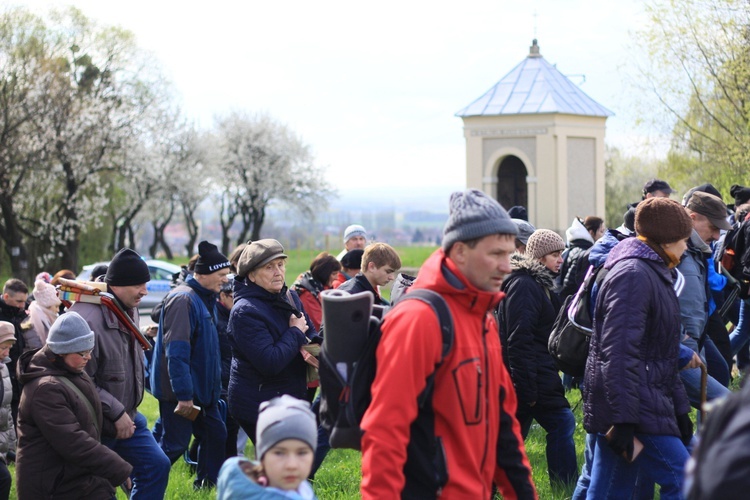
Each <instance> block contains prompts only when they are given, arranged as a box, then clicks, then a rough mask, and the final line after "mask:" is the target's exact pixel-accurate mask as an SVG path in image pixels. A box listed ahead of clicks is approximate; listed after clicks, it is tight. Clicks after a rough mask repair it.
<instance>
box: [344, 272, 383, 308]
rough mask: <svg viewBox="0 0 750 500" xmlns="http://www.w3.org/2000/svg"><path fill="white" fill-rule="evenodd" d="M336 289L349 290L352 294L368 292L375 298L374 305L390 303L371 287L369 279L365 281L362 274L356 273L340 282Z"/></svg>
mask: <svg viewBox="0 0 750 500" xmlns="http://www.w3.org/2000/svg"><path fill="white" fill-rule="evenodd" d="M338 290H343V291H345V292H349V293H351V294H352V295H353V294H355V293H361V292H370V293H371V294H372V295H373V297H374V298H375V302H373V304H375V305H376V306H388V305H390V302H388V301H387V300H385V299H384V298H383V297H381V296H380V294H379V293H378V291H377V290H376V289H375V288H373V286H372V285H371V284H370V282H369V281H367V278H366V277H365V275H364V274H362V273H361V272H360V273H357V275H356V276H354V278H352V279H350V280H347V281H345V282H344V283H342V284H341V286H340V287H338Z"/></svg>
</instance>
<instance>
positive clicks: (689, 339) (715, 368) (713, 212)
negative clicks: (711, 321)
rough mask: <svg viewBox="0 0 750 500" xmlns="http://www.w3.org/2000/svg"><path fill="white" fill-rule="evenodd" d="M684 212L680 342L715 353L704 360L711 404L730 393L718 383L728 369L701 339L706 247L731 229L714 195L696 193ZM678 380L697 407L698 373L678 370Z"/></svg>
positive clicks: (709, 261) (708, 263)
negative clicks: (688, 226) (687, 227)
mask: <svg viewBox="0 0 750 500" xmlns="http://www.w3.org/2000/svg"><path fill="white" fill-rule="evenodd" d="M685 210H686V211H687V214H688V216H689V217H690V220H691V221H692V223H693V231H692V234H691V236H690V238H689V239H688V248H687V251H686V252H685V254H684V255H683V256H682V259H681V261H680V264H679V265H678V266H677V269H678V270H679V271H680V272H681V273H682V275H683V276H684V277H685V286H684V287H683V288H682V291H681V292H680V294H679V296H678V298H679V301H680V316H681V320H682V327H683V331H684V333H685V334H686V337H684V338H683V339H682V343H683V344H684V345H686V346H687V347H689V348H691V349H692V350H693V351H695V352H697V353H699V354H704V353H706V352H710V353H711V354H715V355H713V356H710V357H707V358H706V360H707V362H708V363H707V367H708V370H709V379H708V385H707V389H706V399H707V400H709V401H711V400H713V399H716V398H720V397H723V396H726V395H727V394H729V389H727V388H726V387H724V384H722V383H720V381H726V382H728V379H729V373H728V371H729V369H728V367H727V366H726V363H725V362H724V359H723V358H722V357H721V355H719V353H718V351H717V350H716V346H714V344H713V342H712V341H711V339H710V338H708V337H706V336H704V331H705V329H706V324H707V322H708V317H709V298H710V292H711V291H710V288H709V281H708V277H709V273H711V272H712V271H714V269H713V266H714V261H713V258H712V252H711V248H710V247H709V246H708V245H709V244H710V243H712V242H713V241H716V240H718V238H719V231H720V229H725V230H726V229H731V226H730V225H729V223H728V222H727V221H726V219H725V216H726V212H727V207H726V205H725V204H724V202H723V201H722V200H721V199H720V198H718V197H717V196H715V195H713V194H710V193H706V192H703V191H695V192H694V193H693V194H692V196H691V197H690V199H689V200H688V202H687V205H686V206H685ZM722 278H723V277H722ZM722 288H723V287H722ZM704 355H705V354H704ZM712 374H716V378H718V379H719V381H717V380H716V378H714V377H713V376H711V375H712ZM680 377H681V378H682V382H683V383H684V384H685V389H686V390H687V394H688V397H689V398H690V402H691V403H692V405H693V406H694V407H698V406H699V405H700V401H701V390H700V370H699V369H697V368H693V369H691V370H684V371H681V372H680Z"/></svg>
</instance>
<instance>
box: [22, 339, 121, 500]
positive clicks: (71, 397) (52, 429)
mask: <svg viewBox="0 0 750 500" xmlns="http://www.w3.org/2000/svg"><path fill="white" fill-rule="evenodd" d="M56 358H57V357H56V355H55V354H54V353H52V351H50V350H49V347H46V346H45V347H43V348H42V349H40V350H38V351H30V352H27V353H25V354H23V355H22V356H21V359H20V360H19V363H18V380H19V382H20V383H22V384H23V391H22V393H21V402H20V405H19V410H18V452H17V455H16V489H17V491H18V498H19V500H24V499H34V500H36V499H42V498H56V499H68V498H69V499H80V498H87V499H100V498H101V499H104V498H112V497H113V495H114V491H115V490H114V486H116V485H119V484H122V483H123V482H124V481H125V480H126V479H127V478H128V476H129V475H130V473H131V471H132V470H133V468H132V466H131V465H130V464H129V463H127V462H126V461H125V460H123V459H122V458H120V456H119V455H117V453H115V452H114V451H112V450H110V449H109V448H107V447H106V446H104V445H103V444H101V442H100V440H101V436H100V429H101V428H102V406H101V401H100V400H99V396H98V395H97V392H96V388H95V387H94V383H93V382H92V381H91V378H90V377H89V376H88V375H87V374H86V373H75V372H73V371H71V370H69V369H68V368H67V367H66V365H65V364H64V363H63V362H62V360H61V359H60V358H57V359H56ZM62 377H66V378H68V379H69V380H71V381H72V382H73V383H74V384H75V385H76V387H78V388H79V389H80V391H81V392H82V393H83V395H84V396H85V397H86V399H88V400H89V402H90V403H91V406H92V407H93V410H94V414H93V415H92V412H91V410H90V409H89V407H88V405H87V404H86V403H85V402H84V401H83V400H82V399H81V397H80V396H79V395H78V394H77V392H76V391H74V390H73V389H71V388H70V387H68V385H66V384H65V383H64V382H63V381H62V380H61V378H62Z"/></svg>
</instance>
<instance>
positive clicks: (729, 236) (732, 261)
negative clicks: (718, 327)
mask: <svg viewBox="0 0 750 500" xmlns="http://www.w3.org/2000/svg"><path fill="white" fill-rule="evenodd" d="M748 231H750V222H747V221H745V222H742V223H736V224H735V225H734V227H733V228H732V229H730V230H729V231H727V233H726V234H725V235H724V241H723V243H722V244H721V247H720V248H719V251H718V253H717V259H716V260H717V261H718V262H719V264H720V265H721V267H722V268H724V269H725V270H726V271H727V272H728V273H729V274H730V275H731V276H732V278H734V279H735V280H736V281H737V283H738V285H739V287H740V291H739V296H740V298H743V299H747V298H748V297H750V275H749V274H748V272H750V262H743V261H742V258H743V256H745V253H746V252H747V250H748V249H747V248H745V242H746V241H747V240H746V233H747V232H748Z"/></svg>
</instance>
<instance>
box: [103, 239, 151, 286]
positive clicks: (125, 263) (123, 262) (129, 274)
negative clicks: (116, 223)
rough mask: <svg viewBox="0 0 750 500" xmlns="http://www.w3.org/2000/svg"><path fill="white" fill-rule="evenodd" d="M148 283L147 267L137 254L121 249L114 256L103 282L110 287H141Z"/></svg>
mask: <svg viewBox="0 0 750 500" xmlns="http://www.w3.org/2000/svg"><path fill="white" fill-rule="evenodd" d="M149 281H151V274H150V273H149V272H148V266H147V265H146V263H145V262H144V261H143V259H141V256H140V255H138V252H136V251H135V250H131V249H130V248H123V249H122V250H120V251H119V252H117V253H116V254H115V256H114V257H113V258H112V262H110V263H109V267H108V268H107V275H106V277H105V278H104V282H105V283H107V284H108V285H112V286H132V285H142V284H143V283H147V282H149Z"/></svg>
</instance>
